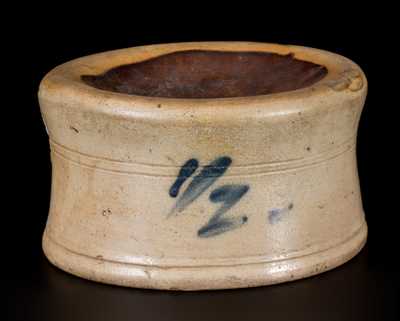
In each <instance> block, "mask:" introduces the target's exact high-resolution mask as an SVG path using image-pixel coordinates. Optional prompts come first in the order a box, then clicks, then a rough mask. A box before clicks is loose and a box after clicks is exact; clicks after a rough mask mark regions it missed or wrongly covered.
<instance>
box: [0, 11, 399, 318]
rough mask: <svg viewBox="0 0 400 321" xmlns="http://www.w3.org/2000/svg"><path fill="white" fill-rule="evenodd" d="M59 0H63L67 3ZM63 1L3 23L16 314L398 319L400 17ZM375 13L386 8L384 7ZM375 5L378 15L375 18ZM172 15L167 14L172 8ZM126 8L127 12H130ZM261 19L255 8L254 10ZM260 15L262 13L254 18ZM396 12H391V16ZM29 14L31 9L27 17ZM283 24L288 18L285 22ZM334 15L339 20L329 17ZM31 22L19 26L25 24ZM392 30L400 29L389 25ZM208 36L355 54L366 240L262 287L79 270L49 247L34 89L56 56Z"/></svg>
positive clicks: (6, 244) (6, 237)
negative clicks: (264, 14) (276, 18)
mask: <svg viewBox="0 0 400 321" xmlns="http://www.w3.org/2000/svg"><path fill="white" fill-rule="evenodd" d="M60 10H61V8H60ZM58 12H59V11H57V10H55V11H54V12H53V13H52V14H51V15H49V16H46V14H43V15H42V16H40V18H38V19H37V21H35V22H34V23H29V24H24V25H23V26H22V27H21V26H20V27H21V28H20V29H19V30H14V27H15V24H11V25H8V26H7V28H6V29H5V31H6V33H7V35H6V40H7V43H6V44H7V46H5V47H4V49H3V54H5V56H6V57H7V59H6V60H4V61H5V62H4V63H3V66H2V70H3V81H4V80H5V83H6V86H5V87H3V90H4V89H5V90H4V91H3V97H4V98H3V101H4V102H7V103H5V104H4V106H3V110H5V111H6V113H3V119H2V120H3V121H2V126H1V127H2V130H3V131H4V134H3V151H2V154H3V161H5V165H3V176H4V177H6V180H5V184H4V190H5V191H6V192H5V196H6V197H5V200H4V201H3V204H5V205H4V208H3V224H2V233H1V237H2V243H1V244H2V247H3V253H4V255H2V257H3V260H2V270H3V272H2V273H1V276H2V283H3V284H4V285H5V286H6V291H5V293H6V300H7V316H8V317H9V318H10V320H56V319H57V320H95V319H96V320H210V321H211V320H264V319H267V318H272V317H273V318H274V320H276V319H279V320H286V319H288V320H295V319H296V320H396V319H397V318H398V317H399V314H398V307H397V306H396V304H397V303H398V302H400V300H399V298H398V297H397V294H398V284H399V283H398V281H399V276H398V270H399V268H398V265H397V264H396V256H398V255H399V250H398V245H399V241H398V236H397V235H398V234H399V232H398V229H399V227H398V224H397V222H398V218H397V217H398V216H399V213H398V207H397V205H398V204H397V202H398V199H399V197H398V196H397V192H398V185H397V184H396V182H397V179H396V176H397V173H396V168H398V167H397V161H395V158H396V152H397V148H398V146H399V144H398V142H397V138H398V134H397V127H398V126H397V109H398V108H399V107H398V102H397V100H396V95H397V92H398V91H399V90H398V89H397V87H398V85H397V79H396V78H398V76H397V77H396V76H395V73H397V74H398V63H397V62H396V60H397V51H396V49H395V48H394V42H395V39H396V37H395V34H394V32H393V30H392V29H391V27H393V26H394V25H395V21H392V20H391V21H385V17H383V22H382V20H380V21H378V20H376V19H375V16H374V15H369V16H365V17H363V16H362V15H361V16H360V18H359V19H358V20H354V17H352V16H350V17H348V16H347V15H346V14H343V15H342V16H338V17H336V19H335V20H333V22H332V21H324V19H321V20H320V21H319V22H318V23H316V24H315V25H314V26H311V27H309V28H307V29H302V30H300V29H299V24H298V23H294V24H293V25H292V26H288V24H287V23H284V24H283V23H282V22H279V23H277V24H275V25H274V26H272V27H271V24H269V25H268V26H267V25H265V24H264V20H258V22H256V23H253V24H246V28H244V27H243V21H241V20H240V19H239V18H238V19H237V20H235V19H233V21H231V24H227V23H225V22H222V21H218V20H216V21H213V22H214V23H213V24H211V21H208V17H207V16H204V17H203V18H202V19H200V20H197V21H200V22H195V21H192V20H191V17H187V16H186V18H185V19H184V21H185V23H183V21H181V20H180V21H179V22H180V23H176V20H175V23H172V21H168V19H164V20H162V21H161V20H159V18H158V17H157V16H152V15H150V14H148V12H147V13H146V12H144V13H143V17H141V18H142V19H141V20H139V18H138V15H139V16H140V15H141V14H140V13H135V15H134V16H132V18H131V19H130V20H126V18H121V19H120V20H118V19H114V20H111V19H110V18H109V17H107V16H106V17H107V18H105V17H104V16H102V17H97V18H96V19H94V21H97V22H93V21H90V22H89V21H87V20H80V21H78V20H77V19H76V17H75V16H74V15H72V14H71V15H67V17H63V18H61V16H59V15H58V14H54V13H58ZM377 14H378V13H377ZM372 17H373V18H372ZM167 18H168V17H167ZM124 19H125V20H124ZM247 19H248V20H252V17H247ZM257 19H259V18H258V17H255V20H257ZM387 19H388V20H390V19H389V18H387ZM30 21H32V20H30ZM282 25H284V27H282ZM329 27H330V28H329ZM21 29H22V30H21ZM390 30H392V31H390ZM202 40H204V41H205V40H208V41H212V40H245V41H261V42H278V43H290V44H297V45H305V46H311V47H317V48H321V49H325V50H329V51H333V52H336V53H339V54H342V55H344V56H347V57H348V58H350V59H352V60H354V61H355V62H356V63H358V64H359V65H360V66H361V68H362V69H363V70H364V71H365V73H366V75H367V78H368V80H369V94H368V97H367V102H366V105H365V109H364V112H363V115H362V118H361V123H360V128H359V136H358V148H357V153H358V164H359V174H360V181H361V188H362V196H363V204H364V208H365V212H366V216H367V221H368V225H369V238H368V243H367V246H366V247H365V248H364V250H363V251H362V252H361V254H360V255H358V256H357V257H356V258H354V259H353V260H351V261H350V262H349V263H347V264H345V265H343V266H342V267H340V268H337V269H335V270H333V271H331V272H327V273H325V274H322V275H320V276H316V277H312V278H309V279H306V280H301V281H297V282H293V283H288V284H282V285H276V286H271V287H263V288H256V289H246V290H234V291H217V292H203V293H178V292H161V291H149V290H138V289H125V288H119V287H114V286H108V285H101V284H96V283H93V282H89V281H85V280H81V279H79V278H76V277H74V276H70V275H68V274H66V273H64V272H62V271H60V270H58V269H57V268H55V267H53V266H51V265H50V264H49V263H48V262H47V260H46V259H45V258H44V256H43V254H42V251H41V235H42V232H43V229H44V226H45V222H46V218H47V212H48V206H49V196H50V178H51V171H50V160H49V147H48V141H47V136H46V132H45V129H44V126H43V123H42V121H41V116H40V112H39V106H38V102H37V98H36V93H37V89H38V85H39V82H40V80H41V78H42V77H43V76H44V75H45V74H46V72H48V71H49V70H50V69H52V68H53V67H55V66H56V65H58V64H60V63H63V62H65V61H68V60H70V59H73V58H77V57H79V56H83V55H87V54H91V53H96V52H100V51H106V50H111V49H117V48H124V47H130V46H137V45H144V44H152V43H166V42H181V41H202ZM396 247H397V248H396Z"/></svg>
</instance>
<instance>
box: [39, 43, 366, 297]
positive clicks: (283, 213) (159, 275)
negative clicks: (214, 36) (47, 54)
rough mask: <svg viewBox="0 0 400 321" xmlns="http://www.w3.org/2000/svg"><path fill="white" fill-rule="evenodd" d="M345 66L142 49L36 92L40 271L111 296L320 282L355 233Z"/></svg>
mask: <svg viewBox="0 0 400 321" xmlns="http://www.w3.org/2000/svg"><path fill="white" fill-rule="evenodd" d="M366 92H367V81H366V78H365V76H364V74H363V72H362V71H361V69H360V68H359V67H358V66H357V65H356V64H355V63H353V62H352V61H350V60H348V59H346V58H344V57H342V56H339V55H336V54H333V53H330V52H326V51H322V50H317V49H312V48H306V47H298V46H289V45H276V44H264V43H248V42H203V43H179V44H166V45H151V46H143V47H135V48H129V49H122V50H116V51H110V52H105V53H100V54H95V55H91V56H87V57H83V58H80V59H76V60H73V61H70V62H67V63H65V64H63V65H61V66H59V67H57V68H55V69H54V70H52V71H51V72H50V73H49V74H47V75H46V77H45V78H44V79H43V81H42V83H41V85H40V90H39V99H40V106H41V112H42V115H43V118H44V122H45V124H46V128H47V132H48V134H49V137H50V145H51V160H52V168H53V175H52V191H51V204H50V214H49V217H48V222H47V226H46V229H45V233H44V236H43V248H44V252H45V254H46V256H47V257H48V259H49V260H50V261H51V262H52V263H53V264H55V265H56V266H58V267H60V268H61V269H63V270H65V271H68V272H70V273H72V274H75V275H78V276H81V277H83V278H87V279H90V280H95V281H99V282H104V283H111V284H118V285H123V286H131V287H140V288H155V289H170V290H172V289H174V290H205V289H226V288H241V287H253V286H260V285H267V284H273V283H279V282H285V281H290V280H295V279H300V278H304V277H307V276H311V275H314V274H318V273H321V272H323V271H327V270H329V269H332V268H334V267H336V266H338V265H340V264H342V263H344V262H346V261H347V260H349V259H350V258H351V257H353V256H354V255H356V254H357V252H359V251H360V249H361V248H362V246H363V244H364V243H365V240H366V235H367V226H366V223H365V220H364V213H363V208H362V203H361V198H360V189H359V180H358V174H357V165H356V154H355V142H356V134H357V127H358V122H359V118H360V114H361V110H362V107H363V104H364V100H365V97H366Z"/></svg>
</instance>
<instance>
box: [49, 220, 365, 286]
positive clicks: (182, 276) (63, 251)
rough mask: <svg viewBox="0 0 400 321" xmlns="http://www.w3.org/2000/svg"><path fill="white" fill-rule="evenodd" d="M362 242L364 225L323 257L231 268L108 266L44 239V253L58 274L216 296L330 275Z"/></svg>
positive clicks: (108, 263)
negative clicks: (217, 292) (211, 292)
mask: <svg viewBox="0 0 400 321" xmlns="http://www.w3.org/2000/svg"><path fill="white" fill-rule="evenodd" d="M366 237H367V225H366V224H365V223H364V224H363V226H362V227H361V228H360V229H359V230H358V231H357V232H356V233H355V234H354V235H352V236H351V237H350V238H349V239H347V240H345V241H344V242H342V243H340V244H338V245H336V246H334V247H331V248H329V249H326V250H324V251H319V252H316V253H312V254H310V255H305V256H300V257H296V258H291V259H287V260H277V261H270V262H260V263H252V264H240V265H229V266H213V265H209V266H198V267H179V266H174V267H159V266H147V265H136V264H131V263H121V262H114V261H107V260H104V259H100V258H93V257H89V256H86V255H82V254H78V253H74V252H72V251H70V250H68V249H67V248H65V247H63V246H61V245H59V244H57V243H56V242H54V241H53V240H52V239H50V238H49V237H48V236H47V235H46V233H45V234H44V236H43V250H44V252H45V254H46V256H47V258H48V259H49V260H50V262H51V263H53V264H54V265H56V266H57V267H59V268H60V269H62V270H64V271H66V272H69V273H72V274H74V275H77V276H80V277H83V278H85V279H89V280H93V281H97V282H102V283H108V284H115V285H121V286H127V287H136V288H150V289H163V290H186V291H190V290H216V289H232V288H245V287H256V286H263V285H269V284H276V283H282V282H287V281H293V280H297V279H301V278H305V277H308V276H312V275H316V274H319V273H322V272H324V271H328V270H331V269H333V268H335V267H337V266H339V265H341V264H343V263H345V262H347V261H348V260H350V259H351V258H352V257H353V256H355V255H356V254H357V253H358V252H359V251H360V250H361V249H362V247H363V246H364V244H365V241H366Z"/></svg>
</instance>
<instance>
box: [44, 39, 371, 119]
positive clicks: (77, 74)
mask: <svg viewBox="0 0 400 321" xmlns="http://www.w3.org/2000/svg"><path fill="white" fill-rule="evenodd" d="M193 49H194V50H214V51H240V52H243V51H258V52H263V51H264V52H272V53H277V54H289V53H293V54H294V58H296V59H300V60H304V61H309V62H312V63H315V64H319V65H323V66H325V67H326V68H327V69H328V73H327V74H326V75H325V77H324V78H322V79H321V80H319V81H317V82H316V83H314V84H312V85H311V86H307V87H304V88H300V89H296V90H289V91H283V92H279V93H272V94H267V95H255V96H241V97H226V98H167V97H153V96H139V95H131V94H125V93H118V92H114V91H108V90H102V89H98V88H96V87H93V86H90V85H88V84H86V83H84V82H83V81H82V80H81V75H98V74H101V73H103V72H105V71H107V70H109V69H110V68H113V67H116V66H119V65H122V64H129V63H134V62H139V61H143V60H146V59H150V58H153V57H156V56H159V55H162V54H166V53H170V52H176V51H185V50H193ZM354 73H356V74H357V75H358V76H359V77H361V79H362V87H361V88H360V89H361V90H357V91H350V90H343V89H340V90H336V89H335V88H339V87H341V85H343V86H342V87H343V88H344V89H346V87H347V86H346V83H347V84H348V82H349V79H351V75H352V74H354ZM366 87H367V81H366V77H365V75H364V73H363V71H362V70H361V68H360V67H359V66H358V65H357V64H355V63H354V62H353V61H351V60H350V59H348V58H345V57H343V56H341V55H338V54H335V53H332V52H329V51H325V50H320V49H315V48H311V47H304V46H293V45H281V44H273V43H260V42H234V41H233V42H232V41H227V42H181V43H168V44H156V45H146V46H138V47H131V48H125V49H119V50H113V51H106V52H102V53H98V54H93V55H89V56H85V57H81V58H77V59H74V60H71V61H69V62H66V63H64V64H62V65H59V66H58V67H56V68H54V69H53V70H51V71H50V72H49V73H48V74H47V75H46V76H45V77H44V78H43V80H42V81H41V83H40V86H39V99H40V100H50V101H53V102H57V101H58V102H61V101H62V102H63V103H64V105H70V106H77V105H79V106H80V108H90V109H91V110H92V111H93V105H95V106H96V107H95V109H96V110H97V111H99V112H102V113H107V114H114V115H116V114H117V115H124V116H125V117H129V116H133V115H134V116H135V117H138V116H139V114H140V115H143V116H144V115H146V117H148V116H150V115H151V116H152V117H154V116H155V115H154V114H155V110H157V111H158V114H162V113H160V109H158V108H157V107H159V106H160V105H161V106H163V107H164V108H162V109H161V110H162V111H163V114H164V116H165V117H166V116H168V114H170V113H171V112H172V113H176V112H178V113H182V112H183V111H185V112H187V111H188V108H189V109H190V107H192V106H196V108H195V109H193V110H191V112H193V113H194V114H201V113H203V112H209V109H210V108H212V110H213V113H223V114H227V113H228V114H231V115H232V114H235V113H232V109H231V108H232V107H233V106H236V107H235V108H237V109H235V110H239V109H240V108H241V107H242V108H246V109H247V111H249V109H248V108H251V107H254V108H256V109H257V110H258V111H259V108H260V107H263V111H262V113H264V114H268V115H270V114H271V113H272V114H277V113H278V114H282V113H284V114H287V113H292V112H299V111H300V110H304V109H305V107H304V105H305V104H304V99H311V98H315V99H317V100H321V99H322V100H326V99H327V97H330V96H332V95H333V96H337V97H341V98H347V97H349V96H353V97H354V95H356V96H360V93H361V94H363V93H365V92H366ZM301 102H302V103H301ZM68 103H70V104H68ZM310 105H315V104H310ZM110 106H112V108H110ZM266 106H268V108H265V107H266ZM296 106H297V107H296ZM224 107H227V108H224ZM155 108H157V109H155ZM166 111H168V112H166ZM149 113H150V114H149ZM157 117H161V116H160V115H158V116H157Z"/></svg>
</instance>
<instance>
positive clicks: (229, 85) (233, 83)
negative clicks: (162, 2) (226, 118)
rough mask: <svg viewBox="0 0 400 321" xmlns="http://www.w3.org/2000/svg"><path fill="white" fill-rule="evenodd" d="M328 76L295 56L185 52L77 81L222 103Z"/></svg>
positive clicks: (117, 89)
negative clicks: (229, 98) (213, 100)
mask: <svg viewBox="0 0 400 321" xmlns="http://www.w3.org/2000/svg"><path fill="white" fill-rule="evenodd" d="M327 73H328V71H327V68H326V67H325V66H321V65H317V64H314V63H312V62H307V61H303V60H299V59H296V58H294V55H293V54H288V55H280V54H276V53H271V52H234V51H211V50H186V51H177V52H173V53H169V54H165V55H161V56H158V57H155V58H151V59H148V60H145V61H141V62H137V63H132V64H127V65H121V66H118V67H114V68H112V69H110V70H108V71H106V72H105V73H103V74H101V75H82V76H81V79H82V81H84V82H85V83H86V84H88V85H90V86H93V87H95V88H98V89H103V90H108V91H113V92H118V93H124V94H131V95H140V96H151V97H168V98H226V97H245V96H256V95H267V94H272V93H279V92H284V91H290V90H295V89H300V88H304V87H308V86H310V85H312V84H314V83H316V82H317V81H319V80H320V79H322V78H323V77H324V76H325V75H326V74H327Z"/></svg>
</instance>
